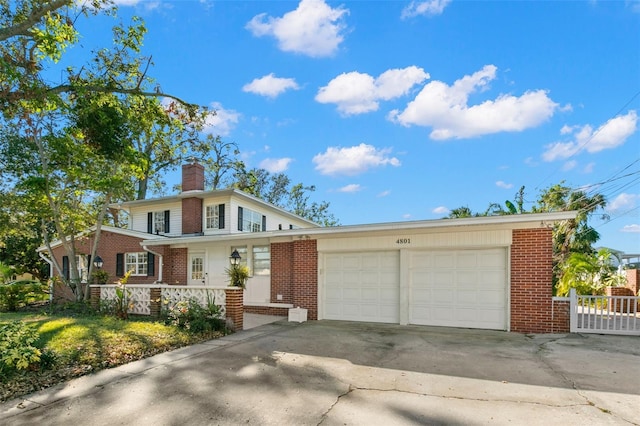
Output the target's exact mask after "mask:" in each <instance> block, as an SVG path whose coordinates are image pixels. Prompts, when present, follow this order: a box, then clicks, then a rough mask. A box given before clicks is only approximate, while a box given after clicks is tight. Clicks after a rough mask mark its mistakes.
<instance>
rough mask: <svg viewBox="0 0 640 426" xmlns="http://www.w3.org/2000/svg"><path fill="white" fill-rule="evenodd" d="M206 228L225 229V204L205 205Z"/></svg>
mask: <svg viewBox="0 0 640 426" xmlns="http://www.w3.org/2000/svg"><path fill="white" fill-rule="evenodd" d="M204 227H205V229H224V204H212V205H208V206H206V207H205V212H204Z"/></svg>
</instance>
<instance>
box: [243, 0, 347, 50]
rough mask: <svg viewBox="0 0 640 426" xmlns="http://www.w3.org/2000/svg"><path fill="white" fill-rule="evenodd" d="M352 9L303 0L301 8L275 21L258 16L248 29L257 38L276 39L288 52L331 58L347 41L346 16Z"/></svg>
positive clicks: (318, 0)
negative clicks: (269, 37)
mask: <svg viewBox="0 0 640 426" xmlns="http://www.w3.org/2000/svg"><path fill="white" fill-rule="evenodd" d="M348 14H349V10H348V9H344V8H342V7H337V8H335V9H332V8H331V7H330V6H329V5H327V4H326V3H325V2H324V0H301V1H300V4H299V5H298V8H297V9H296V10H293V11H291V12H287V13H285V14H284V15H283V16H282V17H279V18H274V17H271V16H267V14H266V13H261V14H260V15H256V16H254V17H253V19H251V21H249V23H247V25H246V27H245V28H246V29H248V30H249V31H251V33H252V34H253V35H254V36H256V37H261V36H273V37H275V38H276V40H278V46H279V48H280V49H281V50H283V51H285V52H294V53H301V54H304V55H308V56H311V57H323V56H331V55H332V54H333V53H334V52H335V51H336V50H337V49H338V46H339V45H340V43H342V41H343V40H344V35H343V33H344V30H345V28H346V25H345V24H344V22H343V21H344V19H343V18H344V16H345V15H348Z"/></svg>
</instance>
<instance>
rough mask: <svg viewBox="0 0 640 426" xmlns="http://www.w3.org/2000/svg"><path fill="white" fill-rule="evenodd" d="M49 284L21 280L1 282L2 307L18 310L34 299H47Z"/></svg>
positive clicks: (0, 302) (0, 300)
mask: <svg viewBox="0 0 640 426" xmlns="http://www.w3.org/2000/svg"><path fill="white" fill-rule="evenodd" d="M47 297H48V295H47V286H46V285H44V284H41V283H40V282H39V281H32V280H21V281H16V282H12V283H7V284H0V309H2V310H7V311H11V312H12V311H16V310H17V309H18V308H20V307H22V306H26V305H27V304H29V303H31V302H34V301H42V300H46V299H47Z"/></svg>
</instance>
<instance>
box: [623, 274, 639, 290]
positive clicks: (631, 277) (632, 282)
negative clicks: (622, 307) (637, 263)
mask: <svg viewBox="0 0 640 426" xmlns="http://www.w3.org/2000/svg"><path fill="white" fill-rule="evenodd" d="M625 273H626V274H627V288H628V289H629V290H631V292H632V293H633V295H634V296H638V292H639V291H640V269H627V270H626V271H625Z"/></svg>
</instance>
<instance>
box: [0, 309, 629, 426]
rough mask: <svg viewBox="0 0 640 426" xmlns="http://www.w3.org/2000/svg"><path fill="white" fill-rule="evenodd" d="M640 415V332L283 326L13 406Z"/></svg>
mask: <svg viewBox="0 0 640 426" xmlns="http://www.w3.org/2000/svg"><path fill="white" fill-rule="evenodd" d="M488 423H489V424H525V423H526V424H544V425H552V424H564V425H571V424H576V425H590V424H598V425H606V424H621V425H629V424H640V338H638V337H623V336H599V335H566V336H565V335H554V336H551V335H545V336H524V335H521V334H510V333H503V332H493V331H481V330H463V329H450V328H437V327H417V326H399V325H382V324H363V323H349V322H335V321H316V322H308V323H303V324H294V323H287V322H285V321H280V322H277V323H274V324H268V325H263V326H260V327H257V328H255V329H252V330H247V331H243V332H240V333H237V334H234V335H231V336H227V337H225V338H222V339H219V340H214V341H211V342H208V343H205V344H201V345H195V346H192V347H189V348H183V349H180V350H177V351H173V352H169V353H165V354H161V355H158V356H155V357H152V358H148V359H145V360H141V361H137V362H134V363H131V364H128V365H125V366H122V367H119V368H114V369H111V370H106V371H102V372H99V373H97V374H94V375H92V376H87V377H84V378H80V379H77V380H73V381H71V382H69V383H67V384H65V385H61V386H58V387H56V388H53V389H50V390H46V391H43V392H39V393H36V394H33V395H30V396H28V397H27V398H25V399H23V400H17V401H11V402H9V403H5V404H3V405H1V406H0V424H3V425H5V426H8V425H36V424H46V425H58V424H72V425H85V424H86V425H118V424H121V425H129V424H131V425H134V424H135V425H154V426H160V425H218V424H221V425H226V424H259V425H289V424H295V425H319V424H321V425H357V424H362V425H403V424H469V425H475V424H478V425H479V424H488Z"/></svg>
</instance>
